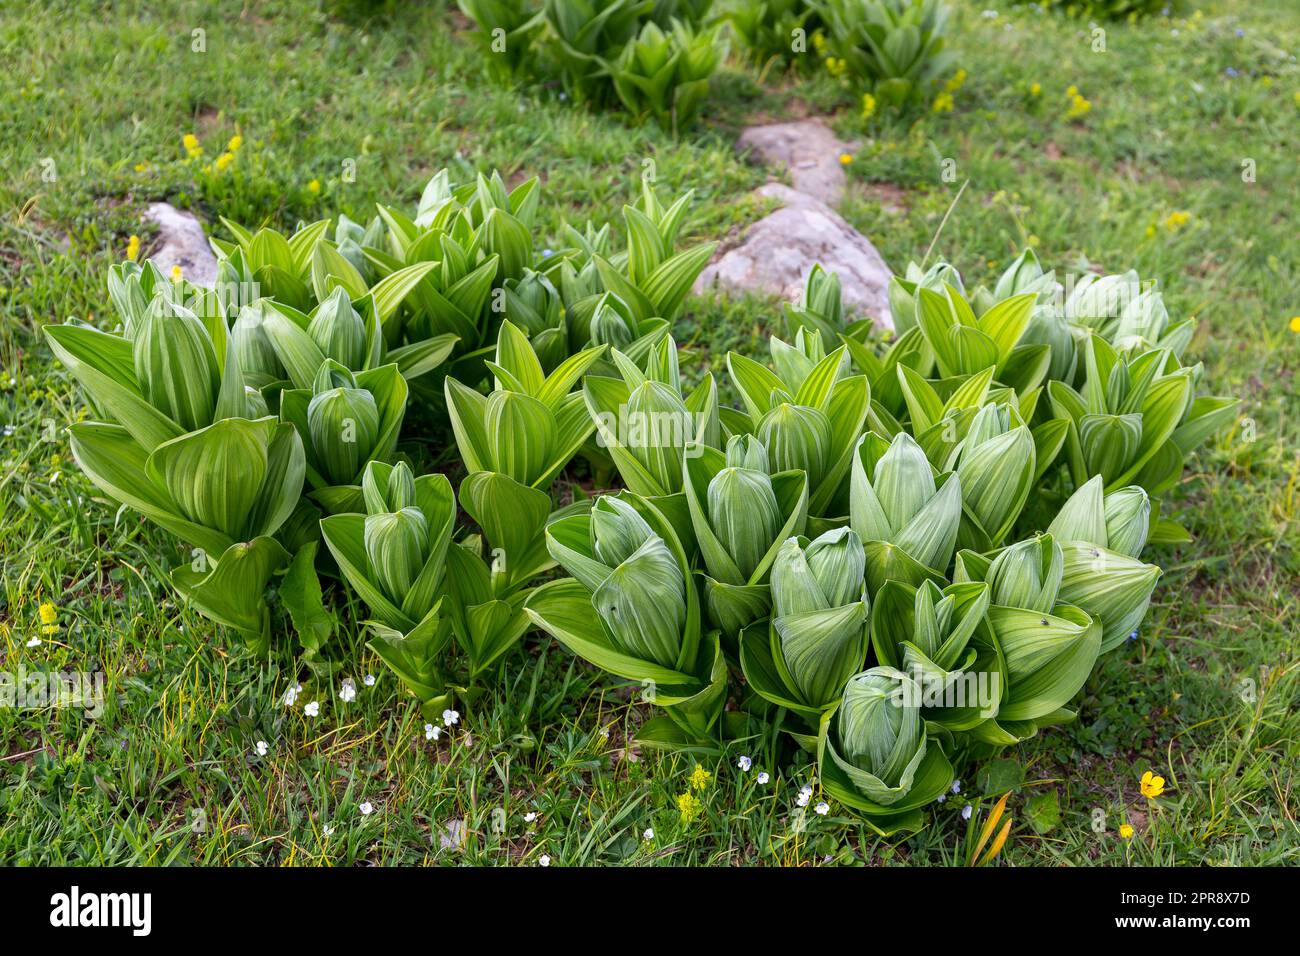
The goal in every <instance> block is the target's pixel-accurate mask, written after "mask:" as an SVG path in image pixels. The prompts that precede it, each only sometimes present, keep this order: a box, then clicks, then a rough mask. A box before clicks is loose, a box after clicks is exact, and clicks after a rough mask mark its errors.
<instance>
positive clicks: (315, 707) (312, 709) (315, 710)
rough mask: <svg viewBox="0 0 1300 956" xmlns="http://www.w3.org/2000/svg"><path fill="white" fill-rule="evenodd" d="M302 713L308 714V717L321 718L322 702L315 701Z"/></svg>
mask: <svg viewBox="0 0 1300 956" xmlns="http://www.w3.org/2000/svg"><path fill="white" fill-rule="evenodd" d="M302 712H303V713H304V714H306V715H307V716H308V717H319V716H320V701H318V700H313V701H312V702H311V703H310V704H308V705H307V706H306V707H304V708H303V709H302Z"/></svg>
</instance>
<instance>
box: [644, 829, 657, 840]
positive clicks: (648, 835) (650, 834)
mask: <svg viewBox="0 0 1300 956" xmlns="http://www.w3.org/2000/svg"><path fill="white" fill-rule="evenodd" d="M654 838H655V831H654V827H646V828H645V833H642V834H641V839H643V840H646V841H649V840H653V839H654Z"/></svg>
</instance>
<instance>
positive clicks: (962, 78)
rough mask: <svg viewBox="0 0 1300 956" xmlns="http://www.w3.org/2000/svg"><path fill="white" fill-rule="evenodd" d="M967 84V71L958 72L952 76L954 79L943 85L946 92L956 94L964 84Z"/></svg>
mask: <svg viewBox="0 0 1300 956" xmlns="http://www.w3.org/2000/svg"><path fill="white" fill-rule="evenodd" d="M965 82H966V71H965V70H958V71H957V72H956V73H954V74H953V75H952V79H950V80H949V81H948V82H947V83H945V84H944V85H943V89H944V92H945V93H956V92H957V91H958V90H960V89H961V87H962V84H963V83H965Z"/></svg>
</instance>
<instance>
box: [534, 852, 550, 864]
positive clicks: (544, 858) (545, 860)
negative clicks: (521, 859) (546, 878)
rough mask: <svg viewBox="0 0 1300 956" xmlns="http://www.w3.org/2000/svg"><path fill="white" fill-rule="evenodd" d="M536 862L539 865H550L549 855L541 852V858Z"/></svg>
mask: <svg viewBox="0 0 1300 956" xmlns="http://www.w3.org/2000/svg"><path fill="white" fill-rule="evenodd" d="M537 863H538V865H539V866H550V865H551V858H550V857H549V856H547V855H546V854H545V853H543V854H542V858H541V859H540V860H538V861H537Z"/></svg>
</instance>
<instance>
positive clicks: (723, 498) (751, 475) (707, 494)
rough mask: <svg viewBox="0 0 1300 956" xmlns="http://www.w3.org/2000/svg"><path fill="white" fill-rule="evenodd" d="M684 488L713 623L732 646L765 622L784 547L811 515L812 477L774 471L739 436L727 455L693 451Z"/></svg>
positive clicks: (748, 439) (758, 447)
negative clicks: (749, 628)
mask: <svg viewBox="0 0 1300 956" xmlns="http://www.w3.org/2000/svg"><path fill="white" fill-rule="evenodd" d="M685 468H686V475H685V481H684V488H685V492H686V501H687V504H688V506H689V508H690V515H691V524H692V527H693V528H694V531H695V540H696V543H697V544H698V547H699V552H700V556H701V558H702V559H703V562H704V566H705V569H706V571H704V572H701V578H702V580H703V584H704V604H705V609H706V611H707V613H708V617H709V622H710V623H711V624H712V625H713V626H714V627H718V628H721V629H722V632H723V634H724V635H726V636H727V637H728V638H729V639H731V640H733V641H734V639H735V638H736V637H737V636H738V635H739V633H740V630H741V628H743V627H744V626H745V625H747V624H750V623H752V622H754V621H756V620H759V619H760V618H764V617H766V616H767V613H768V610H769V609H770V607H771V597H770V590H769V588H768V585H767V578H768V574H769V572H770V571H771V568H772V562H773V561H774V560H775V559H776V556H777V549H778V548H779V547H780V546H781V542H782V541H785V540H786V539H787V538H789V537H790V536H791V535H796V534H800V533H802V531H803V527H804V524H805V523H806V521H807V516H808V476H807V474H805V473H804V472H803V471H797V470H796V471H785V472H780V473H778V474H776V475H770V474H769V473H768V461H767V450H766V449H765V448H764V447H763V445H762V444H761V443H760V442H759V441H758V439H757V438H755V437H754V436H753V435H737V436H735V437H733V438H732V439H731V440H730V441H729V442H728V443H727V451H726V453H725V454H723V453H722V452H720V451H718V450H717V449H716V448H707V447H701V448H691V449H688V453H687V455H686V458H685Z"/></svg>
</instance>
